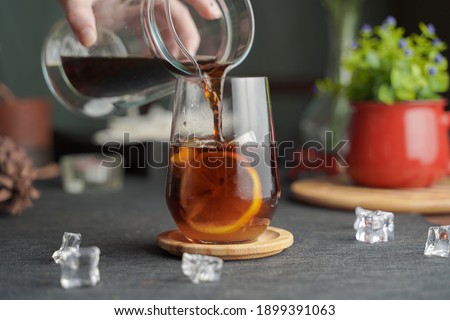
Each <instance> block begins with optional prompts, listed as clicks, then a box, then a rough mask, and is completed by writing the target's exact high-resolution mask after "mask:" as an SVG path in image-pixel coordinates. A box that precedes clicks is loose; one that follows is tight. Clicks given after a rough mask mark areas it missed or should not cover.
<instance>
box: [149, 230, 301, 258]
mask: <svg viewBox="0 0 450 320" xmlns="http://www.w3.org/2000/svg"><path fill="white" fill-rule="evenodd" d="M293 243H294V236H293V235H292V233H290V232H289V231H286V230H284V229H280V228H275V227H268V228H267V230H266V231H265V232H264V233H263V234H262V235H261V236H260V237H259V238H258V239H257V240H255V241H253V242H249V243H238V244H199V243H193V242H190V241H189V240H187V239H186V238H185V237H184V236H183V235H182V234H181V233H180V232H179V231H178V230H170V231H166V232H163V233H161V234H160V235H159V236H158V240H157V244H158V246H159V247H160V248H161V249H163V250H166V251H167V252H169V253H171V254H174V255H177V256H181V255H182V254H183V253H184V252H187V253H195V254H203V255H208V256H216V257H219V258H221V259H223V260H248V259H258V258H264V257H269V256H273V255H275V254H277V253H280V252H281V251H283V250H284V249H286V248H289V247H290V246H291V245H292V244H293Z"/></svg>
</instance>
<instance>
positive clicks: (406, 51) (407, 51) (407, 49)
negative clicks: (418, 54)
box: [404, 48, 413, 57]
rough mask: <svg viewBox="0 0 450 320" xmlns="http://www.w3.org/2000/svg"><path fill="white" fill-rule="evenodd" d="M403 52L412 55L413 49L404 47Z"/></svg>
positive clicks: (408, 55)
mask: <svg viewBox="0 0 450 320" xmlns="http://www.w3.org/2000/svg"><path fill="white" fill-rule="evenodd" d="M404 53H405V56H407V57H410V56H412V54H413V51H412V50H411V49H409V48H406V49H405V51H404Z"/></svg>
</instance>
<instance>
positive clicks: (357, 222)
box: [353, 207, 367, 230]
mask: <svg viewBox="0 0 450 320" xmlns="http://www.w3.org/2000/svg"><path fill="white" fill-rule="evenodd" d="M364 211H367V209H364V208H361V207H356V208H355V215H356V219H355V223H353V229H355V230H358V226H359V224H360V222H361V219H360V215H361V213H363V212H364Z"/></svg>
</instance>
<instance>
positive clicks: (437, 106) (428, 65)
mask: <svg viewBox="0 0 450 320" xmlns="http://www.w3.org/2000/svg"><path fill="white" fill-rule="evenodd" d="M419 28H420V33H418V34H415V33H414V34H411V35H405V30H404V29H403V28H401V27H398V26H397V25H396V20H395V19H394V18H393V17H388V18H386V19H385V21H384V22H383V23H382V24H381V25H380V26H376V27H374V28H372V27H370V26H368V25H364V26H363V27H362V29H361V31H360V33H359V37H358V39H357V40H356V41H355V42H354V43H353V44H352V50H351V51H350V52H349V54H348V55H347V56H346V57H345V58H344V59H343V61H342V65H343V67H344V68H346V69H347V70H348V71H349V72H350V73H351V79H350V81H349V82H348V84H346V85H342V84H341V83H336V82H333V81H332V80H330V79H328V80H323V81H320V82H319V83H318V87H319V88H320V89H322V90H327V91H331V92H334V93H336V94H345V95H346V96H347V97H348V98H349V100H350V101H351V105H352V115H351V119H350V125H349V140H350V147H349V150H348V154H347V162H348V165H349V168H348V173H349V175H350V176H351V177H352V178H353V180H354V181H355V182H357V183H360V184H363V185H366V186H372V187H390V188H397V187H426V186H430V185H431V184H433V183H434V182H436V181H437V180H439V179H440V178H442V177H443V176H444V175H445V174H446V173H447V171H448V170H449V168H450V166H449V143H448V128H449V126H450V125H449V123H450V117H449V115H448V113H445V112H444V109H445V105H446V100H445V99H442V96H441V95H442V94H443V93H444V92H446V91H447V90H448V87H449V75H448V61H447V59H446V58H445V57H444V56H443V55H442V52H443V51H444V50H445V49H446V48H447V46H446V44H445V43H444V42H443V41H441V40H440V39H439V38H438V36H437V34H436V30H435V27H434V26H433V25H432V24H425V23H420V24H419Z"/></svg>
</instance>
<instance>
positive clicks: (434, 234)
mask: <svg viewBox="0 0 450 320" xmlns="http://www.w3.org/2000/svg"><path fill="white" fill-rule="evenodd" d="M449 232H450V226H439V227H430V228H429V229H428V239H427V243H426V244H425V251H424V254H425V255H426V256H438V257H444V258H448V257H449V253H450V247H449V240H448V234H449Z"/></svg>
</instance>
